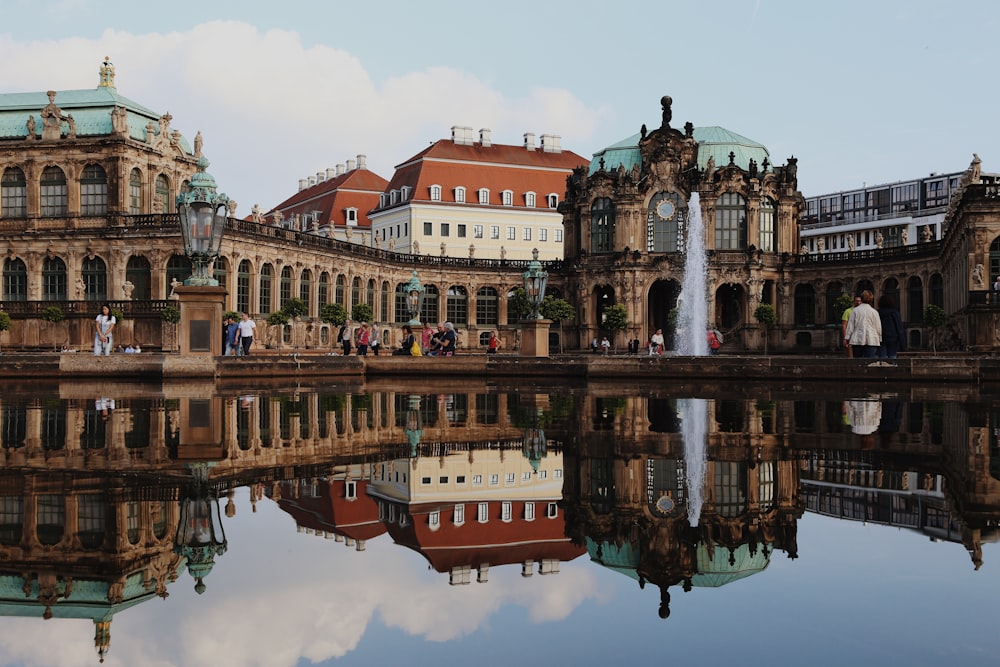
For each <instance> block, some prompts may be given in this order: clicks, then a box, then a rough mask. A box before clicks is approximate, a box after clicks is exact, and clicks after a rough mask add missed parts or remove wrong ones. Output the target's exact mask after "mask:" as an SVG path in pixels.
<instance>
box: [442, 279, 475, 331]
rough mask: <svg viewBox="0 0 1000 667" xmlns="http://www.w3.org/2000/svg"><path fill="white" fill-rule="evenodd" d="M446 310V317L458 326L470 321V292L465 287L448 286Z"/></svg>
mask: <svg viewBox="0 0 1000 667" xmlns="http://www.w3.org/2000/svg"><path fill="white" fill-rule="evenodd" d="M445 312H446V313H447V317H446V319H447V320H448V321H449V322H451V323H452V324H454V325H456V326H458V325H465V324H468V323H469V293H468V292H467V291H466V289H465V288H464V287H462V286H461V285H452V286H451V287H449V288H448V302H447V304H446V306H445Z"/></svg>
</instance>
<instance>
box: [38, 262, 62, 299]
mask: <svg viewBox="0 0 1000 667" xmlns="http://www.w3.org/2000/svg"><path fill="white" fill-rule="evenodd" d="M65 300H66V263H65V262H63V261H62V260H61V259H59V258H58V257H46V258H45V262H44V263H43V264H42V301H65Z"/></svg>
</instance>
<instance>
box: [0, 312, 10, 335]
mask: <svg viewBox="0 0 1000 667" xmlns="http://www.w3.org/2000/svg"><path fill="white" fill-rule="evenodd" d="M8 329H10V315H9V314H8V313H6V312H5V311H2V310H0V331H7V330H8Z"/></svg>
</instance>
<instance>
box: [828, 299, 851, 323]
mask: <svg viewBox="0 0 1000 667" xmlns="http://www.w3.org/2000/svg"><path fill="white" fill-rule="evenodd" d="M852 306H854V297H852V296H851V295H850V294H848V293H847V292H842V293H841V294H840V296H838V297H837V298H836V299H835V300H834V302H833V313H834V315H836V316H837V321H838V322H839V321H840V320H841V318H843V317H844V311H845V310H847V309H848V308H851V307H852Z"/></svg>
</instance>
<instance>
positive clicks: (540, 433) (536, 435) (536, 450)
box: [521, 425, 549, 475]
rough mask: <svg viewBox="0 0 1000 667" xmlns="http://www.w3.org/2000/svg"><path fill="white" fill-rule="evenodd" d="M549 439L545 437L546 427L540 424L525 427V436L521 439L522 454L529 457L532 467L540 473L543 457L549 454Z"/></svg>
mask: <svg viewBox="0 0 1000 667" xmlns="http://www.w3.org/2000/svg"><path fill="white" fill-rule="evenodd" d="M548 449H549V441H548V439H547V438H546V437H545V431H544V429H542V428H540V427H539V426H537V425H536V426H532V427H531V428H526V429H524V436H523V437H522V439H521V454H522V455H523V456H524V458H526V459H528V463H530V464H531V469H532V470H533V471H534V473H535V474H536V475H537V474H538V467H539V465H541V462H542V459H544V458H545V456H546V454H548Z"/></svg>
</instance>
